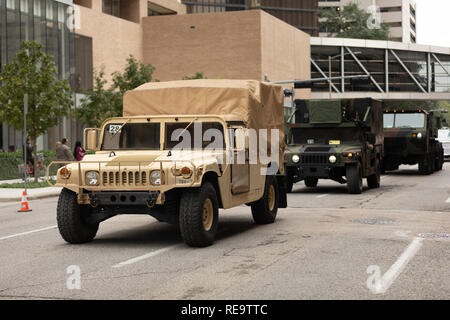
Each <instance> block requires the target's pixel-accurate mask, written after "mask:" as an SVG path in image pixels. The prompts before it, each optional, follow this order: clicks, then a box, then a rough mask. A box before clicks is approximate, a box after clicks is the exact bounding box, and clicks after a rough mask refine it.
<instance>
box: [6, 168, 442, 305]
mask: <svg viewBox="0 0 450 320" xmlns="http://www.w3.org/2000/svg"><path fill="white" fill-rule="evenodd" d="M56 200H57V199H56V198H48V199H42V200H34V201H31V202H30V205H31V208H32V209H33V212H32V213H17V212H16V210H17V209H18V207H19V204H18V203H0V253H1V259H0V298H3V299H11V298H13V299H14V298H18V299H21V298H35V299H46V298H53V299H59V298H61V299H94V298H95V299H449V298H450V268H449V265H450V235H449V234H450V164H448V163H447V164H446V165H445V167H444V171H442V172H439V173H436V174H434V175H431V176H420V175H418V174H417V170H416V167H401V170H400V171H398V172H395V173H390V174H388V175H385V176H383V177H382V187H381V188H380V189H378V190H366V191H365V192H364V193H363V194H362V195H356V196H355V195H349V194H347V193H346V188H345V186H341V185H339V184H337V183H334V182H325V181H324V182H322V181H320V182H319V186H318V187H317V188H316V189H307V188H305V187H304V186H303V184H302V183H299V184H297V185H295V187H294V193H292V194H290V195H289V205H290V207H289V208H288V209H283V210H280V211H279V215H278V218H277V221H276V223H274V224H272V225H266V226H257V225H255V224H253V222H252V219H251V214H250V209H249V208H248V207H245V206H241V207H238V208H234V209H231V210H227V211H221V213H222V215H221V216H220V219H221V221H220V227H219V236H218V239H217V241H216V243H215V244H214V245H213V246H211V247H208V248H205V249H193V248H189V247H187V246H185V245H184V244H183V243H182V241H181V239H180V236H179V235H178V233H177V232H176V230H175V229H174V228H172V227H171V226H168V225H166V224H163V223H158V222H156V220H154V219H153V218H151V217H148V216H118V217H115V218H113V219H110V220H108V221H106V222H104V223H103V224H102V225H101V227H100V230H99V233H98V235H97V238H96V239H95V241H94V242H92V243H90V244H86V245H68V244H66V243H65V242H64V241H63V240H62V239H61V237H60V236H59V233H58V231H57V229H56V228H55V224H56V222H55V209H56ZM72 265H76V266H79V268H80V272H81V289H79V290H77V289H74V290H69V289H68V288H67V280H68V277H69V276H70V274H68V273H67V268H68V267H69V266H72ZM368 271H369V273H368ZM71 279H72V278H69V280H71ZM69 282H70V283H72V284H73V283H74V282H71V281H69ZM70 283H69V284H70ZM75 283H76V282H75ZM368 283H369V286H368ZM369 288H370V289H369Z"/></svg>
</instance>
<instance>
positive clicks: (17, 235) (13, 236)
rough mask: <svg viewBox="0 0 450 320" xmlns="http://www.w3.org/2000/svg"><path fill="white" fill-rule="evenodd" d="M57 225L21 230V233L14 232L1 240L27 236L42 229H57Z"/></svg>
mask: <svg viewBox="0 0 450 320" xmlns="http://www.w3.org/2000/svg"><path fill="white" fill-rule="evenodd" d="M56 227H57V226H51V227H45V228H42V229H36V230H31V231H27V232H21V233H17V234H12V235H10V236H6V237H1V238H0V240H6V239H10V238H15V237H20V236H26V235H27V234H32V233H36V232H40V231H46V230H51V229H56Z"/></svg>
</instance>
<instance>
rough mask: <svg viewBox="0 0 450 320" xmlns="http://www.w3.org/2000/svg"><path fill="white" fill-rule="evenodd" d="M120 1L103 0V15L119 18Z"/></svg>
mask: <svg viewBox="0 0 450 320" xmlns="http://www.w3.org/2000/svg"><path fill="white" fill-rule="evenodd" d="M120 2H121V0H103V13H106V14H110V15H112V16H115V17H119V18H120V5H121V3H120Z"/></svg>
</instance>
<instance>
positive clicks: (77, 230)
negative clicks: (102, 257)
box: [56, 188, 99, 243]
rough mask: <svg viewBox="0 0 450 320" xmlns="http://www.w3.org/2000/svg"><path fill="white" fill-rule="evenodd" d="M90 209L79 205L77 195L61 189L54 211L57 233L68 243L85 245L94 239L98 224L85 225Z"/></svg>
mask: <svg viewBox="0 0 450 320" xmlns="http://www.w3.org/2000/svg"><path fill="white" fill-rule="evenodd" d="M91 211H92V209H91V207H90V206H88V205H79V204H78V202H77V194H76V193H75V192H73V191H70V190H69V189H66V188H64V189H62V191H61V194H60V195H59V199H58V206H57V209H56V220H57V222H58V229H59V233H60V234H61V236H62V237H63V239H64V240H65V241H67V242H69V243H86V242H90V241H92V240H93V239H94V238H95V235H96V234H97V230H98V225H99V224H98V223H87V222H86V218H87V216H88V215H89V214H90V213H91Z"/></svg>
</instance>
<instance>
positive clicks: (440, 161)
mask: <svg viewBox="0 0 450 320" xmlns="http://www.w3.org/2000/svg"><path fill="white" fill-rule="evenodd" d="M435 167H436V171H441V170H442V168H443V167H444V149H443V147H442V144H441V143H439V144H438V148H437V155H436V164H435Z"/></svg>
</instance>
